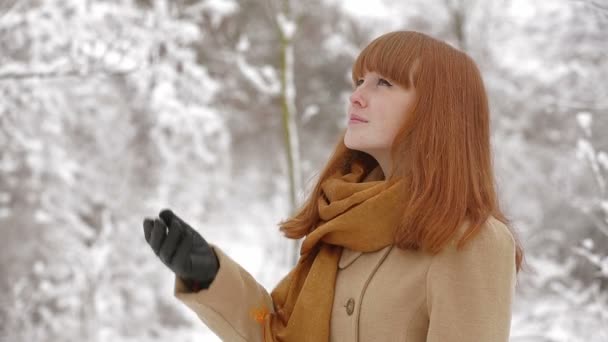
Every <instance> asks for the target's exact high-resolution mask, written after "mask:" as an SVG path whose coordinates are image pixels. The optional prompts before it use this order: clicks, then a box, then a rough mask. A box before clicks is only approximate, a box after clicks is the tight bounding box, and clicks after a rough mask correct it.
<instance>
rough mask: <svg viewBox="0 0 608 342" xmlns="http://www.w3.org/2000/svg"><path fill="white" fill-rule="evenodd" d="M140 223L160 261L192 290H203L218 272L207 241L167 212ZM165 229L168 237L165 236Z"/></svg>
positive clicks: (167, 210) (213, 253)
mask: <svg viewBox="0 0 608 342" xmlns="http://www.w3.org/2000/svg"><path fill="white" fill-rule="evenodd" d="M158 216H159V218H156V219H151V218H145V219H144V223H143V226H144V236H145V238H146V241H147V242H148V244H149V245H150V247H152V250H153V251H154V253H155V254H156V255H157V256H158V257H159V258H160V260H161V261H162V262H163V263H164V264H165V265H166V266H167V267H168V268H169V269H170V270H171V271H173V273H175V274H176V275H177V276H179V277H180V278H181V279H182V280H184V281H185V282H186V284H187V285H188V286H189V287H191V289H193V290H198V288H199V287H200V288H203V289H206V288H208V287H209V286H210V285H211V282H212V281H213V280H214V279H215V276H216V275H217V272H218V270H219V262H218V260H217V256H216V255H215V252H214V251H213V249H212V248H211V247H210V246H209V244H208V243H207V241H205V239H203V237H202V236H201V235H200V234H199V233H198V232H197V231H196V230H194V229H193V228H192V227H190V225H188V224H187V223H186V222H184V221H183V220H182V219H180V218H179V217H178V216H177V215H175V214H174V213H173V211H171V210H170V209H164V210H162V211H161V212H160V213H159V214H158ZM167 229H168V233H167Z"/></svg>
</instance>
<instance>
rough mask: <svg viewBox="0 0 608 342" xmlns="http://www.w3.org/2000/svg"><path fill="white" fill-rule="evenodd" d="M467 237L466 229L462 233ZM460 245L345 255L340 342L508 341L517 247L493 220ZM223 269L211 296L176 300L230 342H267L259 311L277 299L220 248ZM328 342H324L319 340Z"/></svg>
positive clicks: (338, 303)
mask: <svg viewBox="0 0 608 342" xmlns="http://www.w3.org/2000/svg"><path fill="white" fill-rule="evenodd" d="M463 231H464V229H463V228H461V229H460V234H462V232H463ZM455 241H456V238H455V239H454V240H452V243H451V244H450V245H448V247H446V248H445V249H444V250H443V251H442V252H440V253H439V254H436V255H434V256H432V255H430V254H424V253H422V252H417V251H411V250H401V249H399V248H397V247H396V246H387V247H385V248H383V249H380V250H378V251H375V252H370V253H361V252H357V251H353V250H349V249H346V248H345V249H344V250H343V252H342V256H341V258H340V261H339V265H338V268H339V270H338V274H337V279H336V289H335V296H334V304H333V308H332V316H331V322H330V340H331V341H332V342H338V341H348V342H351V341H352V342H372V341H401V342H425V341H426V342H506V341H508V340H509V331H510V325H511V304H512V300H513V296H514V294H515V283H516V268H515V242H514V239H513V236H512V235H511V233H510V232H509V230H508V229H507V227H506V226H505V225H503V224H502V223H501V222H500V221H498V220H496V219H495V218H493V217H490V219H489V220H488V221H487V222H486V224H485V225H484V227H483V230H482V231H481V232H480V233H479V235H477V236H476V237H475V238H474V239H473V240H471V241H469V243H468V244H467V245H465V247H464V249H462V250H460V251H456V249H455ZM212 247H213V248H214V250H215V252H216V254H217V256H218V259H219V263H220V269H219V272H218V274H217V276H216V278H215V280H214V281H213V283H212V284H211V286H210V287H209V288H208V289H206V290H200V291H198V292H189V291H188V288H187V287H186V286H185V284H184V282H183V281H182V280H181V279H180V278H179V277H176V279H175V291H174V295H175V296H176V298H177V299H178V300H180V301H181V302H182V303H184V304H185V305H187V306H188V307H189V308H190V309H192V310H193V311H194V312H195V313H196V314H197V316H198V317H199V318H200V319H201V320H202V322H204V323H205V324H206V325H207V326H208V327H209V328H210V329H211V330H213V331H214V332H215V333H216V334H217V335H218V336H219V337H220V338H221V339H222V340H223V341H228V342H244V341H262V326H261V325H260V324H259V323H258V322H256V320H255V319H253V318H252V316H251V312H252V309H255V308H259V307H260V305H262V304H263V305H266V306H267V307H268V308H272V299H271V297H270V295H269V294H268V291H267V290H266V289H264V287H262V286H261V285H260V284H259V283H258V282H257V281H256V280H255V279H254V278H253V277H252V276H251V275H250V274H249V273H248V272H247V271H245V270H244V269H243V268H242V267H241V266H239V264H237V263H236V262H235V261H234V260H232V259H231V258H230V257H229V256H228V255H226V254H225V253H224V252H223V251H222V250H221V249H220V248H218V247H217V246H212ZM311 342H322V341H311Z"/></svg>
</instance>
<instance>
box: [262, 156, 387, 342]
mask: <svg viewBox="0 0 608 342" xmlns="http://www.w3.org/2000/svg"><path fill="white" fill-rule="evenodd" d="M364 177H365V169H364V168H363V166H361V165H360V164H357V163H353V165H352V166H351V168H350V171H349V172H347V173H346V174H343V173H342V172H341V171H338V172H336V173H334V174H333V176H332V177H329V178H327V179H326V180H325V181H324V182H323V183H322V184H321V188H322V194H321V196H319V198H318V209H319V214H320V218H321V224H320V225H318V226H317V228H316V229H315V230H313V231H312V232H311V233H310V234H308V235H307V236H306V238H305V239H304V241H303V243H302V248H301V250H300V259H299V260H298V263H297V265H296V266H295V267H294V268H293V269H292V270H291V272H289V273H288V274H287V275H286V276H285V278H283V279H282V280H281V281H280V282H279V283H278V285H277V286H276V287H275V289H274V290H273V291H272V293H271V297H272V300H273V304H274V309H275V312H274V313H266V314H265V315H264V316H263V319H262V320H261V322H260V323H261V324H263V325H264V341H266V342H278V341H287V342H298V341H314V342H322V341H329V329H330V319H331V311H332V306H333V299H334V289H335V283H336V274H337V271H338V261H339V260H340V256H341V254H342V250H343V248H344V247H347V248H350V249H353V250H357V251H362V252H373V251H377V250H379V249H381V248H383V247H385V246H387V245H390V244H392V243H393V235H394V229H395V227H396V226H397V223H398V219H399V215H398V214H399V213H397V212H396V210H394V208H395V203H396V201H397V200H398V186H397V185H398V184H394V185H392V186H391V187H389V188H387V182H386V181H385V180H382V170H381V169H380V168H379V167H377V168H376V169H374V170H372V171H371V172H370V173H369V174H368V175H367V177H365V178H364Z"/></svg>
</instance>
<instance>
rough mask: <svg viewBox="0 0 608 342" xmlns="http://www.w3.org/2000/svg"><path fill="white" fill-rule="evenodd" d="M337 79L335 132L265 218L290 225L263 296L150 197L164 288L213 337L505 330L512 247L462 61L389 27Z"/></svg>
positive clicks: (349, 337)
mask: <svg viewBox="0 0 608 342" xmlns="http://www.w3.org/2000/svg"><path fill="white" fill-rule="evenodd" d="M352 80H353V85H354V89H353V92H352V95H351V97H350V106H349V111H348V116H349V119H350V120H349V124H348V128H347V129H346V132H345V133H344V134H343V135H342V137H341V139H340V140H339V142H338V144H337V146H336V147H335V150H334V153H333V155H332V157H331V159H330V160H329V161H328V163H327V165H326V166H325V168H324V170H323V171H322V172H321V174H320V177H319V182H318V183H317V185H316V187H315V188H314V190H313V191H312V193H311V194H310V197H309V198H308V200H307V201H306V202H305V203H304V205H303V206H302V208H301V209H300V210H299V212H298V213H297V214H296V215H295V216H294V217H292V218H290V219H288V220H286V221H284V222H281V223H280V226H281V227H280V228H281V231H282V232H284V233H285V235H286V236H287V237H289V238H294V239H297V238H304V240H303V243H302V247H301V251H300V259H299V261H298V264H297V265H296V266H295V267H294V269H293V270H292V271H291V272H289V274H287V276H286V277H285V278H283V280H281V281H280V282H279V284H278V285H277V286H276V288H275V289H274V290H273V291H272V293H271V294H268V293H267V292H266V290H265V289H264V288H263V287H262V286H260V285H259V284H258V283H257V282H256V281H255V279H253V278H252V277H251V275H249V274H248V273H247V272H246V271H245V270H244V269H243V268H241V267H240V266H239V265H238V264H237V263H236V262H234V261H233V260H232V259H230V258H229V257H228V256H227V255H226V254H224V253H223V252H222V250H221V249H220V248H218V247H217V246H213V245H212V246H209V245H208V244H207V243H206V242H205V240H204V239H203V238H202V237H201V236H200V235H198V233H196V231H195V230H194V229H192V228H191V227H190V226H189V225H188V224H187V223H185V222H184V221H183V220H181V219H180V218H178V217H177V216H175V215H174V214H173V213H172V212H171V211H170V210H164V211H162V212H161V213H160V215H159V217H160V218H159V219H156V220H154V221H153V220H152V219H146V220H145V222H144V231H145V236H146V240H147V241H148V242H149V243H150V244H151V246H152V248H153V249H154V251H155V252H156V254H157V255H159V257H160V258H161V260H163V261H164V262H165V263H166V264H167V266H169V267H170V268H171V269H172V270H173V271H174V272H175V273H176V275H177V276H176V287H175V296H176V297H177V298H178V299H179V300H180V301H182V302H183V303H185V304H186V305H188V306H189V307H190V308H191V309H192V310H193V311H194V312H196V313H197V315H198V316H199V317H200V319H201V320H202V321H203V322H205V323H206V324H207V325H208V326H209V327H210V328H211V329H212V330H213V331H214V332H215V333H216V334H217V335H218V336H220V337H221V338H222V339H223V340H225V341H290V342H291V341H315V342H316V341H362V342H363V341H407V342H419V341H430V342H450V341H459V342H460V341H488V342H489V341H492V342H498V341H508V339H509V330H510V322H511V303H512V299H513V295H514V291H515V285H516V277H517V273H518V271H519V270H520V267H521V263H522V256H523V253H522V248H521V246H520V244H519V242H518V239H517V238H516V235H515V234H514V231H512V229H511V228H510V227H509V225H508V223H509V222H508V220H507V219H506V218H505V216H504V215H503V214H502V213H501V211H500V209H499V205H498V203H497V196H496V193H495V189H494V176H493V171H492V159H491V151H490V149H491V147H490V146H491V144H490V122H489V111H488V101H487V97H486V93H485V89H484V85H483V81H482V79H481V76H480V73H479V70H478V69H477V67H476V65H475V63H474V62H473V61H472V60H471V58H469V57H468V56H467V55H466V54H464V53H463V52H461V51H458V50H457V49H455V48H452V47H450V46H449V45H447V44H446V43H444V42H441V41H438V40H436V39H433V38H431V37H429V36H427V35H424V34H422V33H418V32H411V31H398V32H391V33H387V34H385V35H382V36H380V37H378V38H377V39H375V40H374V41H372V42H371V43H370V44H369V45H368V46H367V47H366V48H365V49H364V50H363V51H362V52H361V54H360V55H359V56H358V58H357V60H356V61H355V63H354V66H353V70H352ZM165 225H166V226H168V231H169V233H168V235H167V237H166V238H165ZM192 246H193V247H192ZM216 257H217V259H216ZM199 288H200V289H199Z"/></svg>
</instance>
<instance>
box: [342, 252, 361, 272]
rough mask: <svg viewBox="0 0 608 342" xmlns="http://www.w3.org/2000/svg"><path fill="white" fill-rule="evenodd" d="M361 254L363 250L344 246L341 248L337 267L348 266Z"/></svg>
mask: <svg viewBox="0 0 608 342" xmlns="http://www.w3.org/2000/svg"><path fill="white" fill-rule="evenodd" d="M361 254H363V252H360V251H355V250H352V249H349V248H346V247H344V248H343V249H342V256H341V257H340V261H339V262H338V267H339V268H340V269H343V268H346V267H348V265H350V264H352V263H353V262H354V261H355V260H356V259H357V258H358V257H359V256H360V255H361Z"/></svg>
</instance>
